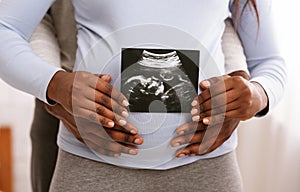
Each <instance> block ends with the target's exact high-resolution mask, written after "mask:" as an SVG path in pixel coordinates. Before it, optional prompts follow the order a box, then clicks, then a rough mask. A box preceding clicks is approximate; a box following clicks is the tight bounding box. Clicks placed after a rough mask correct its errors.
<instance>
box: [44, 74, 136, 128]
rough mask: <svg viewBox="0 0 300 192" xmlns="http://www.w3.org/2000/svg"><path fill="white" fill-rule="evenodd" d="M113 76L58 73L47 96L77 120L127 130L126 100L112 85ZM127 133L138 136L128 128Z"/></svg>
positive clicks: (49, 87) (50, 85) (50, 84)
mask: <svg viewBox="0 0 300 192" xmlns="http://www.w3.org/2000/svg"><path fill="white" fill-rule="evenodd" d="M109 81H110V76H108V75H102V76H100V77H99V76H96V75H93V74H91V73H88V72H73V73H68V72H64V71H59V72H57V73H56V74H55V75H54V76H53V78H52V80H51V81H50V83H49V86H48V90H47V96H48V98H49V99H51V100H53V101H55V102H57V103H59V104H60V105H61V106H62V107H63V108H64V109H65V110H67V111H68V112H69V113H71V114H73V115H74V117H75V118H82V119H86V120H89V121H92V122H94V123H100V124H101V125H102V126H104V127H109V128H112V127H115V125H117V126H124V125H125V124H126V123H127V122H126V121H125V119H124V118H126V117H128V111H127V110H126V108H125V107H126V106H128V104H129V103H128V101H127V99H126V97H125V96H124V95H123V94H122V93H121V92H120V91H118V90H117V89H115V88H114V87H113V86H112V85H111V84H109ZM127 128H129V130H128V131H130V132H132V133H137V128H136V127H134V126H129V127H127Z"/></svg>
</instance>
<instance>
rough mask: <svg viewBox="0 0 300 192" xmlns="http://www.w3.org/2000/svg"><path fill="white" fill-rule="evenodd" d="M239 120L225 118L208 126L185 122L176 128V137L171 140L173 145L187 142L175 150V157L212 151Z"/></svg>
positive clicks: (233, 128) (226, 137)
mask: <svg viewBox="0 0 300 192" xmlns="http://www.w3.org/2000/svg"><path fill="white" fill-rule="evenodd" d="M239 122H240V121H239V120H238V119H233V118H225V120H224V122H223V123H220V124H215V125H210V126H208V125H205V124H204V123H203V122H189V123H185V124H184V125H182V126H180V127H179V128H178V129H177V130H176V133H177V137H176V138H174V139H173V140H172V141H171V145H172V146H173V147H176V146H179V145H184V144H188V146H186V147H185V148H183V149H179V150H178V151H177V152H176V157H184V156H186V155H189V156H196V155H205V154H207V153H210V152H212V151H213V150H215V149H216V148H218V147H219V146H221V145H222V144H223V143H224V142H225V141H226V140H227V139H228V138H229V137H230V136H231V135H232V133H233V131H234V130H235V129H236V127H237V126H238V124H239Z"/></svg>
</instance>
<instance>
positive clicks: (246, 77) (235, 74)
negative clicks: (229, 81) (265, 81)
mask: <svg viewBox="0 0 300 192" xmlns="http://www.w3.org/2000/svg"><path fill="white" fill-rule="evenodd" d="M228 75H229V76H231V77H233V76H241V77H243V78H244V79H247V80H249V79H250V77H249V75H248V73H247V72H246V71H243V70H238V71H234V72H232V73H229V74H228Z"/></svg>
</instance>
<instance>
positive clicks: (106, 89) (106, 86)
mask: <svg viewBox="0 0 300 192" xmlns="http://www.w3.org/2000/svg"><path fill="white" fill-rule="evenodd" d="M104 89H105V91H106V92H108V93H110V94H111V92H112V90H113V88H112V86H111V85H110V84H109V83H105V85H104Z"/></svg>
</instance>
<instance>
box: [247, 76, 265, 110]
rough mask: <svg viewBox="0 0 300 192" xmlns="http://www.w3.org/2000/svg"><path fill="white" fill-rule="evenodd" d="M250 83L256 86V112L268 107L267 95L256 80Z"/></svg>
mask: <svg viewBox="0 0 300 192" xmlns="http://www.w3.org/2000/svg"><path fill="white" fill-rule="evenodd" d="M251 84H252V85H254V87H255V88H256V92H257V94H256V95H257V101H258V110H257V113H260V112H261V111H264V110H265V109H266V108H267V107H268V96H267V94H266V92H265V90H264V88H263V87H262V86H261V85H260V84H259V83H257V82H254V81H253V82H251Z"/></svg>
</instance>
